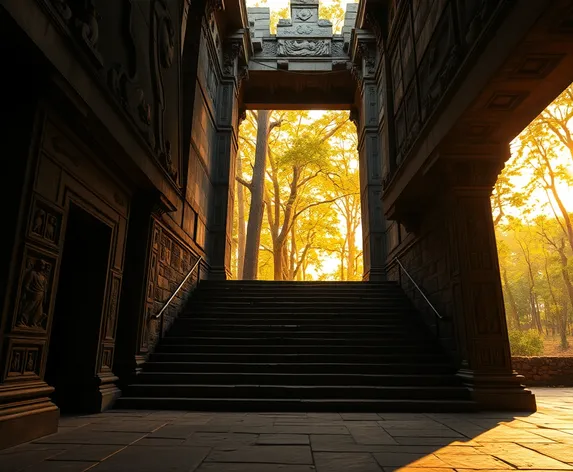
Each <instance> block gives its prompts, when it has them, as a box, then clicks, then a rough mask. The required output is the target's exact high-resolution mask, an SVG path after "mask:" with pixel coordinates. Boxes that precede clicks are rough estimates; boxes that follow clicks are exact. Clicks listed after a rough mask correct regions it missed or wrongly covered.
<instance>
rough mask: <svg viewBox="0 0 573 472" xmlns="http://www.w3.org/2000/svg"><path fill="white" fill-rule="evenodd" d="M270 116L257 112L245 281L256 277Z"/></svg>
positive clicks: (246, 244) (244, 268) (268, 112)
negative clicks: (255, 148)
mask: <svg viewBox="0 0 573 472" xmlns="http://www.w3.org/2000/svg"><path fill="white" fill-rule="evenodd" d="M270 116H271V114H270V111H268V110H259V112H258V115H257V150H256V153H255V166H254V168H253V181H252V184H251V208H250V210H249V222H248V225H247V239H246V243H245V263H244V267H243V279H245V280H256V279H257V275H258V266H259V246H260V243H261V228H262V223H263V211H264V190H265V169H266V160H267V141H268V137H269V119H270Z"/></svg>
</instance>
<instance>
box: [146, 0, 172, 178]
mask: <svg viewBox="0 0 573 472" xmlns="http://www.w3.org/2000/svg"><path fill="white" fill-rule="evenodd" d="M151 23H152V25H151V32H152V34H151V40H152V41H153V43H152V44H153V45H154V47H153V48H152V54H151V70H152V73H151V76H152V82H153V87H154V94H155V99H156V103H157V106H156V107H155V109H154V112H155V116H154V120H153V125H154V131H155V152H156V154H157V155H158V156H159V159H160V162H161V163H162V164H163V166H164V168H165V170H166V171H167V173H168V174H169V175H170V176H171V178H172V179H173V180H177V170H176V169H175V166H174V165H173V161H172V157H171V143H170V142H169V141H168V140H167V139H166V137H165V128H164V126H165V124H164V121H165V109H166V103H165V84H164V74H165V72H164V71H166V70H168V69H169V68H170V67H171V66H172V64H173V55H174V51H175V29H174V26H173V21H172V20H171V15H170V14H169V10H168V8H167V4H166V2H165V0H155V1H154V3H153V8H152V20H151Z"/></svg>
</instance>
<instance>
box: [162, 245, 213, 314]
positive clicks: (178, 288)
mask: <svg viewBox="0 0 573 472" xmlns="http://www.w3.org/2000/svg"><path fill="white" fill-rule="evenodd" d="M202 260H203V256H199V259H197V262H195V265H194V266H193V267H192V268H191V270H190V271H189V273H188V274H187V275H186V277H185V278H184V279H183V282H181V283H180V284H179V287H177V290H175V292H173V295H171V297H169V300H167V302H166V303H165V305H163V308H162V309H161V311H160V312H159V313H157V315H155V318H160V317H161V315H163V312H164V311H165V310H166V309H167V307H168V306H169V304H170V303H171V302H172V301H173V299H174V298H175V295H177V293H178V292H179V290H181V287H183V285H185V282H187V280H188V279H189V277H191V274H192V273H193V272H194V271H195V269H196V268H197V267H198V266H199V263H200V262H201V261H202ZM197 278H198V277H197ZM197 281H198V280H197Z"/></svg>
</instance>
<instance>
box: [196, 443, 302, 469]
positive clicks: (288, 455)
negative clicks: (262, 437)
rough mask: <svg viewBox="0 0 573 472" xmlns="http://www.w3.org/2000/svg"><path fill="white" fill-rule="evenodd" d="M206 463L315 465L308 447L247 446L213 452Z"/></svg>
mask: <svg viewBox="0 0 573 472" xmlns="http://www.w3.org/2000/svg"><path fill="white" fill-rule="evenodd" d="M206 461H207V462H264V463H266V464H309V465H312V463H313V460H312V454H311V452H310V447H308V446H245V447H241V448H238V449H236V450H230V451H220V450H213V451H212V452H211V453H210V454H209V455H208V456H207V459H206Z"/></svg>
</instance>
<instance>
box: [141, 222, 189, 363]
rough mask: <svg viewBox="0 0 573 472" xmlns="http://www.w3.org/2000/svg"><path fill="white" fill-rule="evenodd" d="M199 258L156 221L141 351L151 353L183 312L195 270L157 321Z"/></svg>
mask: <svg viewBox="0 0 573 472" xmlns="http://www.w3.org/2000/svg"><path fill="white" fill-rule="evenodd" d="M197 260H198V256H197V255H195V253H194V251H193V250H192V248H190V247H188V246H187V245H186V244H185V243H184V242H183V241H182V240H181V239H180V238H178V237H177V236H176V235H175V234H173V233H172V232H170V231H169V230H168V229H167V228H166V227H165V226H164V225H163V224H161V223H160V222H158V221H156V220H154V221H153V229H152V243H151V257H150V259H149V267H148V270H149V272H148V274H149V275H148V281H147V294H146V305H147V310H146V311H147V314H148V315H147V325H146V326H144V329H146V330H147V332H146V333H145V334H144V336H143V337H142V345H141V351H142V352H143V353H147V352H152V351H153V349H154V347H155V345H156V344H157V341H158V340H159V337H160V335H161V333H163V334H165V333H166V332H167V331H168V330H169V328H170V327H171V325H172V324H173V321H174V320H175V318H177V316H178V315H179V313H180V312H181V310H182V309H183V308H184V307H185V303H186V301H187V299H188V298H189V296H190V295H191V293H192V292H193V289H194V287H195V286H196V283H197V277H198V276H199V275H200V274H199V272H198V271H195V272H194V273H193V274H192V275H191V277H189V279H188V280H187V282H186V283H185V284H184V285H183V287H182V288H181V290H180V291H179V292H178V293H177V295H176V296H175V298H174V299H173V301H172V302H171V303H170V304H169V306H168V308H167V309H166V310H165V312H164V313H163V315H162V317H161V318H159V319H156V318H155V317H154V316H152V315H155V314H158V313H159V312H160V311H161V309H162V308H163V306H164V305H165V303H166V302H167V301H168V300H169V298H170V297H171V295H172V294H173V293H175V290H177V288H178V287H179V285H180V284H181V282H183V280H184V279H185V277H186V276H187V274H188V272H189V270H191V268H192V267H193V266H194V265H195V263H196V262H197Z"/></svg>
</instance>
